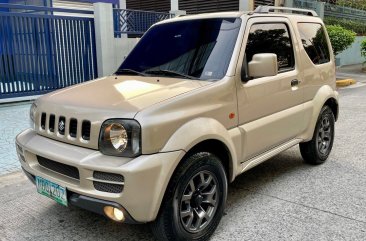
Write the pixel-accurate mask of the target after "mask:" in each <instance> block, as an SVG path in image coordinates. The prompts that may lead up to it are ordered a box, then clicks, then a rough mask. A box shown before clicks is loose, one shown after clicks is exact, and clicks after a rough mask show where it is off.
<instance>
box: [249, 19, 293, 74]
mask: <svg viewBox="0 0 366 241" xmlns="http://www.w3.org/2000/svg"><path fill="white" fill-rule="evenodd" d="M260 53H273V54H276V55H277V61H278V70H279V71H280V72H284V71H287V70H291V69H293V68H294V66H295V58H294V50H293V46H292V41H291V37H290V34H289V29H288V27H287V25H286V24H285V23H260V24H254V25H252V26H251V28H250V32H249V37H248V42H247V46H246V50H245V57H246V62H247V63H249V62H250V61H251V60H252V58H253V55H255V54H260Z"/></svg>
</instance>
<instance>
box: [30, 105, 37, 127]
mask: <svg viewBox="0 0 366 241" xmlns="http://www.w3.org/2000/svg"><path fill="white" fill-rule="evenodd" d="M36 112H37V105H36V104H35V103H33V104H32V105H31V107H30V110H29V120H30V126H31V128H33V129H35V124H34V123H35V120H36Z"/></svg>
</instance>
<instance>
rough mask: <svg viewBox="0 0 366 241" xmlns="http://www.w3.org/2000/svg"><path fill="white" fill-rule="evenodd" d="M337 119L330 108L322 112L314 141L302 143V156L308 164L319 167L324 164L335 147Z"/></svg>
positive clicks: (324, 107) (324, 108)
mask: <svg viewBox="0 0 366 241" xmlns="http://www.w3.org/2000/svg"><path fill="white" fill-rule="evenodd" d="M334 123H335V118H334V114H333V112H332V110H331V109H330V107H329V106H323V108H322V109H321V111H320V114H319V117H318V120H317V123H316V126H315V130H314V134H313V139H312V140H311V141H308V142H304V143H300V152H301V156H302V158H303V159H304V161H305V162H306V163H309V164H312V165H318V164H322V163H324V162H325V161H326V160H327V158H328V156H329V154H330V152H331V150H332V147H333V140H334Z"/></svg>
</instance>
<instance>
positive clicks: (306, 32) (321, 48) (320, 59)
mask: <svg viewBox="0 0 366 241" xmlns="http://www.w3.org/2000/svg"><path fill="white" fill-rule="evenodd" d="M298 28H299V32H300V37H301V42H302V45H303V46H304V49H305V51H306V53H307V54H308V56H309V58H310V59H311V61H313V63H314V64H324V63H327V62H329V61H330V57H329V46H328V42H327V39H326V37H325V32H324V28H323V26H322V25H321V24H319V23H299V24H298Z"/></svg>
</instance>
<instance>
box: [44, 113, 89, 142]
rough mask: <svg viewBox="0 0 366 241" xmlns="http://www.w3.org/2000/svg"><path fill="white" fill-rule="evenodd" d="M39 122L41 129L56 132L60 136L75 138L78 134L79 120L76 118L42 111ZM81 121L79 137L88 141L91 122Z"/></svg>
mask: <svg viewBox="0 0 366 241" xmlns="http://www.w3.org/2000/svg"><path fill="white" fill-rule="evenodd" d="M40 122H41V123H40V129H41V130H43V131H46V129H47V130H48V131H49V132H50V133H55V132H57V133H58V134H59V135H60V136H67V135H69V136H70V137H72V138H76V137H77V136H78V131H79V130H78V123H79V121H78V120H77V119H76V118H70V119H66V118H65V117H64V116H57V115H55V114H48V113H45V112H42V114H41V120H40ZM81 123H82V126H81V133H80V137H81V138H82V139H84V140H86V141H89V140H90V131H91V122H90V121H89V120H81ZM47 124H48V125H47ZM66 128H67V129H66Z"/></svg>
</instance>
